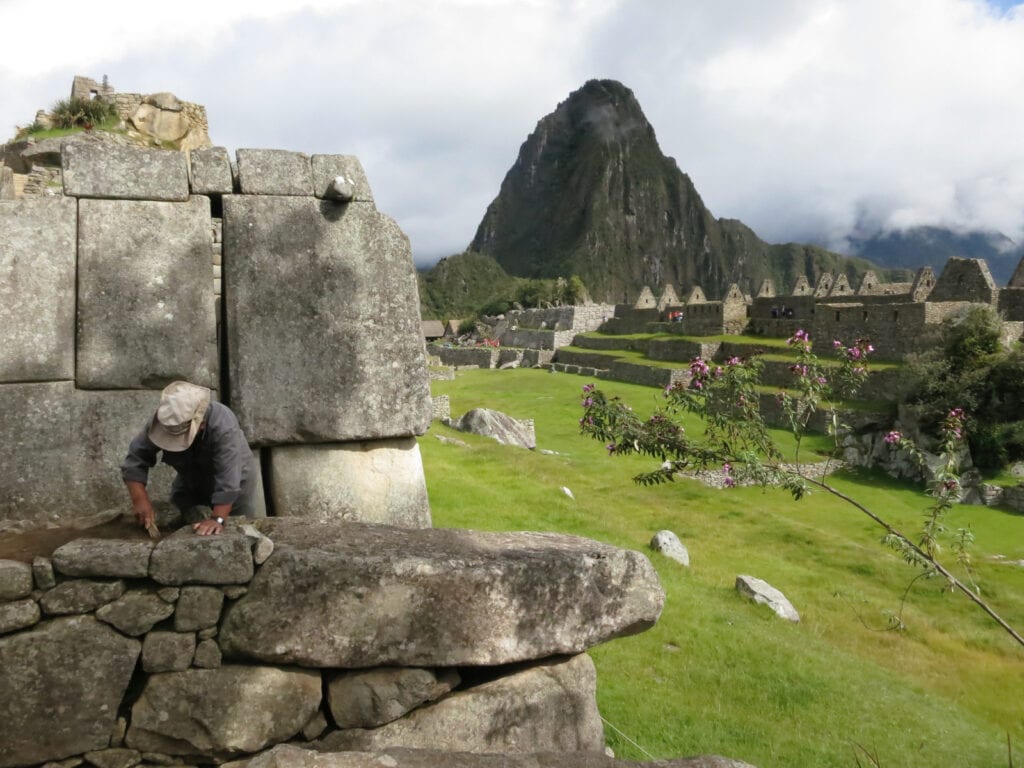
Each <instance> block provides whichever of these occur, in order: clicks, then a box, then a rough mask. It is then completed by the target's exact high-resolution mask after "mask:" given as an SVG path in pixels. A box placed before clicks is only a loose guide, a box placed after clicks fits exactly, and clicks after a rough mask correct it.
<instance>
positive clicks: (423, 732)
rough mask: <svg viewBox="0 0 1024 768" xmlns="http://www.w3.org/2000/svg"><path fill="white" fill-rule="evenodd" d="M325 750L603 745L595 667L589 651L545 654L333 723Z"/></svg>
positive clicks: (594, 748)
mask: <svg viewBox="0 0 1024 768" xmlns="http://www.w3.org/2000/svg"><path fill="white" fill-rule="evenodd" d="M315 746H316V747H317V748H318V749H324V750H325V751H328V752H341V751H348V750H359V751H372V750H378V749H388V748H390V747H411V748H415V749H437V750H445V751H450V752H487V753H494V752H498V753H503V754H514V753H521V752H596V753H599V754H600V753H602V752H603V751H604V728H603V726H602V725H601V716H600V714H598V711H597V673H596V671H595V670H594V662H592V661H591V660H590V657H589V656H587V655H586V654H580V655H578V656H574V657H572V658H570V659H568V660H558V661H548V662H544V663H541V664H538V665H536V666H533V667H530V668H528V669H526V670H523V671H521V672H517V673H515V674H511V675H507V676H505V677H500V678H498V679H497V680H493V681H491V682H489V683H484V684H482V685H478V686H475V687H473V688H470V689H468V690H466V691H459V692H456V693H454V694H452V695H451V696H448V697H446V698H444V699H442V700H440V701H438V702H436V703H433V704H428V705H425V706H423V707H420V708H419V709H416V710H413V711H412V712H410V713H409V714H408V715H407V716H406V717H403V718H402V719H401V720H395V721H394V722H391V723H388V724H387V725H382V726H380V727H379V728H374V729H351V730H342V731H336V732H334V733H332V734H330V735H329V736H327V737H325V738H324V739H323V740H322V741H320V742H317V743H316V745H315Z"/></svg>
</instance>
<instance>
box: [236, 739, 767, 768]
mask: <svg viewBox="0 0 1024 768" xmlns="http://www.w3.org/2000/svg"><path fill="white" fill-rule="evenodd" d="M643 765H645V764H644V763H636V762H634V761H632V760H616V759H615V758H613V757H608V756H606V755H605V754H604V753H595V752H537V753H533V754H522V755H515V754H512V755H509V754H505V755H503V754H490V755H488V754H473V753H470V752H466V753H461V754H452V753H451V752H444V751H439V750H432V749H402V748H391V749H388V750H387V751H373V752H316V751H313V750H311V749H303V748H302V747H298V746H294V745H292V744H279V745H278V746H276V747H274V748H273V749H270V750H267V751H266V752H264V753H262V754H260V755H257V756H256V757H254V758H252V759H251V760H239V761H237V762H234V763H227V764H225V766H224V768H382V767H383V766H386V767H387V768H439V766H444V768H640V766H643ZM647 765H650V766H651V767H652V768H755V766H753V765H751V764H750V763H744V762H742V761H740V760H731V759H729V758H727V757H720V756H718V755H701V756H698V757H681V758H677V759H674V760H658V761H657V762H656V763H649V764H647Z"/></svg>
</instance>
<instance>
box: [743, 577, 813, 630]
mask: <svg viewBox="0 0 1024 768" xmlns="http://www.w3.org/2000/svg"><path fill="white" fill-rule="evenodd" d="M736 591H737V592H739V593H740V594H741V595H743V596H744V597H747V598H750V599H751V600H753V601H754V602H755V603H760V604H761V605H767V606H768V607H769V608H771V609H772V610H773V611H775V613H776V615H778V616H779V617H781V618H783V619H785V620H786V621H793V622H798V621H800V614H799V613H797V611H796V608H794V607H793V605H792V603H790V602H789V600H787V599H786V596H785V595H784V594H782V593H781V592H780V591H779V590H777V589H776V588H775V587H773V586H772V585H771V584H769V583H768V582H767V581H763V580H761V579H758V578H755V577H754V576H742V575H741V576H737V577H736Z"/></svg>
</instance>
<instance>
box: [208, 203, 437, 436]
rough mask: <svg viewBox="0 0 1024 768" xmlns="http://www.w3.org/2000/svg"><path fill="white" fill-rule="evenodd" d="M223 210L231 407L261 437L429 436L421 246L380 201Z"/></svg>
mask: <svg viewBox="0 0 1024 768" xmlns="http://www.w3.org/2000/svg"><path fill="white" fill-rule="evenodd" d="M223 202H224V275H225V278H224V279H225V284H226V285H229V286H231V288H230V290H229V291H228V292H227V294H226V295H225V296H224V301H225V314H226V323H227V325H226V335H227V345H228V353H229V357H230V360H229V365H230V374H231V375H230V380H231V387H232V389H231V407H232V409H233V410H234V411H235V413H236V414H237V415H238V420H239V422H240V423H241V426H242V429H243V431H244V432H245V434H246V436H247V438H248V439H249V441H250V442H251V443H253V444H256V445H268V444H273V445H288V444H294V443H345V442H354V441H365V440H378V439H385V438H392V437H411V436H413V435H418V434H423V432H425V431H426V430H427V428H428V427H429V425H430V391H429V381H428V377H427V366H426V355H425V353H424V350H423V338H422V336H421V335H420V318H419V299H418V293H417V287H416V275H415V270H414V268H413V264H412V257H411V251H410V248H409V241H408V239H407V238H406V237H405V235H404V234H403V233H402V231H401V230H400V229H399V228H398V225H397V224H395V222H394V221H393V220H392V219H390V218H388V217H387V216H384V215H382V214H380V213H378V212H377V211H376V210H375V209H374V208H373V206H372V205H370V204H368V203H349V204H345V205H342V204H339V203H334V202H330V201H326V200H316V199H315V198H301V197H266V196H252V195H229V196H225V197H224V201H223ZM310 360H316V361H317V362H316V365H310V364H309V361H310Z"/></svg>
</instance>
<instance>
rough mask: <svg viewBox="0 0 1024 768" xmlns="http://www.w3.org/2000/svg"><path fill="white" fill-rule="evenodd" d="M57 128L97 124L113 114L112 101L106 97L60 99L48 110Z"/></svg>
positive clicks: (108, 118)
mask: <svg viewBox="0 0 1024 768" xmlns="http://www.w3.org/2000/svg"><path fill="white" fill-rule="evenodd" d="M50 114H51V116H52V118H53V124H54V126H55V127H57V128H84V127H86V126H88V125H99V124H101V123H103V122H105V121H107V120H110V119H111V118H113V117H114V116H115V107H114V103H113V102H112V101H107V100H106V99H61V100H59V101H58V102H57V103H56V104H54V105H53V107H52V108H51V110H50Z"/></svg>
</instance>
